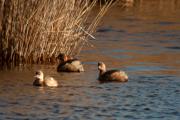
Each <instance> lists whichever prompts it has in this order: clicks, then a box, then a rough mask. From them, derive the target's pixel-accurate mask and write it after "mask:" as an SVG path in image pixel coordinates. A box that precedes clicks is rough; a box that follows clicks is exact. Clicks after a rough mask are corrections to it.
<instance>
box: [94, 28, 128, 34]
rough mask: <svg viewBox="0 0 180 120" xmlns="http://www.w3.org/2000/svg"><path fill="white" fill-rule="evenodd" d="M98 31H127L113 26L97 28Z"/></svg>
mask: <svg viewBox="0 0 180 120" xmlns="http://www.w3.org/2000/svg"><path fill="white" fill-rule="evenodd" d="M97 32H99V33H101V32H102V33H106V32H118V33H125V32H126V31H125V30H121V29H115V28H112V27H101V28H99V29H98V30H97Z"/></svg>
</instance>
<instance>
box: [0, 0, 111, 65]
mask: <svg viewBox="0 0 180 120" xmlns="http://www.w3.org/2000/svg"><path fill="white" fill-rule="evenodd" d="M96 3H97V0H4V3H3V8H2V12H3V14H2V16H3V17H2V30H1V33H0V63H1V64H9V63H13V64H14V63H15V64H19V63H44V62H53V60H54V59H55V58H56V57H57V56H58V54H59V53H65V54H68V55H72V56H74V55H77V54H78V53H79V52H80V51H81V49H82V47H83V46H84V45H85V44H87V43H88V38H89V37H92V38H93V36H92V33H93V32H94V31H95V29H96V27H97V25H98V23H99V21H100V19H101V18H102V16H103V15H104V14H105V12H106V11H107V10H108V9H109V8H110V5H111V4H112V2H107V3H106V4H105V5H103V6H101V7H100V9H99V11H98V13H97V14H96V15H94V16H95V17H94V19H93V20H92V21H91V22H90V23H89V22H88V19H89V16H90V14H91V12H92V9H93V8H94V7H95V6H96ZM88 23H89V24H88Z"/></svg>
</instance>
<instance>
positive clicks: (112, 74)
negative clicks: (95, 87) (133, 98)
mask: <svg viewBox="0 0 180 120" xmlns="http://www.w3.org/2000/svg"><path fill="white" fill-rule="evenodd" d="M98 69H99V77H98V80H99V81H101V82H113V81H115V82H127V81H128V76H127V74H126V73H125V72H124V71H121V70H108V71H106V66H105V64H104V63H103V62H99V63H98Z"/></svg>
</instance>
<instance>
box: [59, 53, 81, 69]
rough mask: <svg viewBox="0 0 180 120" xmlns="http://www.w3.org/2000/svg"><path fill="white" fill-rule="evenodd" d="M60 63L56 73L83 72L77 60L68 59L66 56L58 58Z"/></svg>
mask: <svg viewBox="0 0 180 120" xmlns="http://www.w3.org/2000/svg"><path fill="white" fill-rule="evenodd" d="M59 59H60V63H59V65H58V67H57V71H58V72H83V71H84V68H83V65H82V63H81V61H79V60H78V59H73V58H71V57H70V58H69V57H67V56H66V55H64V54H63V55H61V56H60V57H59Z"/></svg>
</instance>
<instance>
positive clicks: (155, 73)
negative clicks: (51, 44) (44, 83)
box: [0, 0, 180, 120]
mask: <svg viewBox="0 0 180 120" xmlns="http://www.w3.org/2000/svg"><path fill="white" fill-rule="evenodd" d="M174 1H175V0H174ZM176 2H177V3H176V4H173V3H174V2H171V1H170V0H167V1H166V2H162V1H161V0H156V1H155V0H154V1H143V2H142V4H141V3H137V4H134V6H133V7H129V8H126V9H123V10H121V9H120V8H119V7H118V6H117V7H114V8H113V9H112V10H111V11H109V13H108V14H107V15H106V17H104V21H103V22H102V23H101V26H100V27H99V29H98V30H97V33H96V35H95V37H96V40H92V41H91V42H92V43H93V44H94V47H93V48H84V50H83V51H82V53H81V55H80V56H79V58H80V59H81V60H82V61H83V62H84V65H85V66H84V67H85V70H86V71H85V72H84V73H72V74H69V73H57V72H56V65H53V66H48V65H46V66H41V65H35V66H29V67H28V66H27V67H25V68H22V67H20V68H16V69H14V70H4V71H0V76H1V78H0V119H3V120H8V119H17V120H19V119H39V120H47V119H62V120H77V119H83V120H86V119H89V120H117V119H120V118H122V119H123V120H135V119H138V120H140V119H141V120H157V119H163V120H170V119H171V120H179V119H180V109H179V108H180V102H179V101H180V89H179V88H180V82H179V80H180V51H179V49H180V46H179V45H180V41H179V39H180V21H179V19H180V15H179V12H180V9H179V8H180V7H179V6H180V3H179V1H176ZM159 4H161V5H159ZM167 6H168V7H167ZM98 61H104V62H105V63H106V64H107V67H108V69H123V70H124V71H126V72H127V73H128V75H129V81H128V82H126V83H107V84H100V83H99V82H98V81H97V77H98V71H97V62H98ZM37 69H42V70H43V71H44V72H45V74H46V75H51V76H53V77H54V78H55V79H57V80H58V82H59V83H60V84H61V86H60V87H58V88H37V87H33V86H32V81H33V76H34V72H35V70H37Z"/></svg>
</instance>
